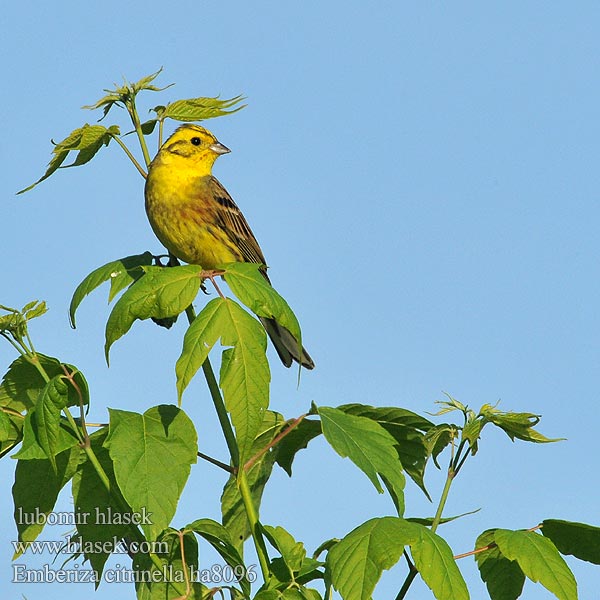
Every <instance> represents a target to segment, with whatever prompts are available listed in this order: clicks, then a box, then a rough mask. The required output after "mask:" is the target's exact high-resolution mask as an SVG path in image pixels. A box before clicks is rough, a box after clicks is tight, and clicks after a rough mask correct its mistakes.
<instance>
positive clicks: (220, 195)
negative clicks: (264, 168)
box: [209, 177, 268, 280]
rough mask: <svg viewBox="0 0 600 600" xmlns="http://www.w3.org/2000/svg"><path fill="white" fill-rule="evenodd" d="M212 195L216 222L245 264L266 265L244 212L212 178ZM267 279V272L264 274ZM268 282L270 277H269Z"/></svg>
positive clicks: (210, 184)
mask: <svg viewBox="0 0 600 600" xmlns="http://www.w3.org/2000/svg"><path fill="white" fill-rule="evenodd" d="M209 187H210V193H211V195H212V197H213V199H214V202H215V222H216V224H217V225H218V226H219V227H220V228H221V229H222V230H223V231H224V232H225V233H226V234H227V237H228V238H229V239H230V240H231V241H232V243H233V244H234V245H235V246H236V248H238V249H239V251H240V253H241V254H242V256H243V258H244V261H245V262H250V263H259V264H262V265H266V264H267V261H266V260H265V257H264V255H263V253H262V250H261V249H260V246H259V245H258V242H257V241H256V238H255V237H254V234H253V233H252V230H251V229H250V225H248V221H246V219H245V217H244V215H243V214H242V211H241V210H240V209H239V208H238V205H237V204H236V203H235V202H234V201H233V198H232V197H231V196H230V195H229V192H228V191H227V190H226V189H225V188H224V187H223V186H222V185H221V183H220V182H219V180H218V179H216V178H215V177H211V178H210V181H209ZM263 275H265V277H266V276H267V274H266V272H263ZM267 280H268V277H267Z"/></svg>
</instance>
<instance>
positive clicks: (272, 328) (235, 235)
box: [208, 177, 315, 369]
mask: <svg viewBox="0 0 600 600" xmlns="http://www.w3.org/2000/svg"><path fill="white" fill-rule="evenodd" d="M208 185H209V187H210V193H211V196H212V198H213V199H214V201H215V207H214V211H215V214H214V217H215V224H216V225H218V226H219V227H220V228H221V229H222V230H223V231H224V232H225V233H226V234H227V237H228V238H229V239H230V240H231V242H232V243H233V244H234V245H235V246H236V248H238V249H239V251H240V253H241V254H242V256H243V258H244V260H245V261H246V262H250V263H259V264H262V265H265V268H264V269H261V273H262V274H263V275H264V277H265V279H266V280H267V281H269V277H268V276H267V272H266V261H265V257H264V255H263V253H262V250H261V249H260V246H259V245H258V242H257V241H256V238H255V237H254V234H253V233H252V230H251V229H250V226H249V225H248V222H247V221H246V219H245V218H244V215H243V214H242V211H241V210H240V209H239V208H238V206H237V204H236V203H235V202H234V201H233V199H232V198H231V196H230V195H229V193H228V192H227V190H226V189H225V188H224V187H223V186H222V185H221V184H220V183H219V181H218V180H217V179H215V178H214V177H211V178H210V181H209V184H208ZM269 283H271V282H270V281H269ZM259 318H260V320H261V322H262V324H263V325H264V327H265V329H266V331H267V333H268V334H269V337H270V338H271V341H272V342H273V345H274V346H275V350H277V354H279V358H281V361H282V362H283V364H284V365H285V366H286V367H289V366H290V365H291V364H292V360H295V361H296V362H299V363H300V364H301V365H302V366H304V367H306V368H307V369H312V368H314V366H315V363H314V362H313V360H312V358H311V357H310V356H309V355H308V352H306V350H305V349H304V348H302V347H301V346H300V345H299V343H298V341H297V340H296V339H294V337H293V336H292V334H291V333H290V332H289V331H288V330H287V329H286V328H285V327H283V326H282V325H279V323H277V321H276V320H275V319H273V318H268V317H259Z"/></svg>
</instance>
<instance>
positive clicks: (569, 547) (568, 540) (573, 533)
mask: <svg viewBox="0 0 600 600" xmlns="http://www.w3.org/2000/svg"><path fill="white" fill-rule="evenodd" d="M541 527H542V533H543V534H544V537H547V538H548V539H550V540H552V543H553V544H554V545H555V546H556V548H557V549H558V551H559V552H560V553H561V554H571V555H572V556H575V557H576V558H578V559H579V560H585V561H587V562H591V563H593V564H595V565H600V527H593V526H592V525H586V524H585V523H572V522H569V521H561V520H559V519H544V521H543V522H542V525H541Z"/></svg>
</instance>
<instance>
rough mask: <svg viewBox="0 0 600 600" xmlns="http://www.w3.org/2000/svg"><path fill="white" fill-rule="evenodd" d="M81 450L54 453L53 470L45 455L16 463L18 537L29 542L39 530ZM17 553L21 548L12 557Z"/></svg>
mask: <svg viewBox="0 0 600 600" xmlns="http://www.w3.org/2000/svg"><path fill="white" fill-rule="evenodd" d="M80 452H81V450H80V449H79V448H71V449H70V450H66V451H65V452H61V453H60V454H59V455H58V456H57V457H56V466H57V468H56V470H54V469H53V468H52V465H51V464H50V461H49V460H48V459H42V460H20V461H19V462H18V463H17V468H16V471H15V482H14V484H13V487H12V495H13V501H14V506H15V512H14V518H15V523H16V525H17V531H18V533H19V541H21V542H32V541H33V540H35V539H36V538H37V536H38V535H39V534H40V533H41V531H42V529H43V528H44V525H45V523H46V519H45V517H47V516H48V514H49V513H50V512H51V511H52V510H53V509H54V505H55V503H56V499H57V498H58V493H59V492H60V490H61V489H62V488H63V487H64V486H65V485H66V484H67V483H68V481H69V480H70V479H71V477H73V474H74V473H75V469H76V468H77V464H78V462H79V456H80ZM20 554H22V552H15V556H14V557H13V560H14V558H16V557H17V556H19V555H20Z"/></svg>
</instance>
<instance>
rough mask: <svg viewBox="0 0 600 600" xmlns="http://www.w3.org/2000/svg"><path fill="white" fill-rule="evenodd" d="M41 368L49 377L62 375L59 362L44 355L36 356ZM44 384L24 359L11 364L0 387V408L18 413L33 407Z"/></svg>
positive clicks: (20, 358) (37, 372)
mask: <svg viewBox="0 0 600 600" xmlns="http://www.w3.org/2000/svg"><path fill="white" fill-rule="evenodd" d="M37 358H38V360H39V362H40V365H41V367H42V368H43V369H44V370H45V371H46V373H47V374H48V376H49V377H54V376H55V375H59V374H64V371H63V370H62V369H61V367H60V361H59V360H57V359H56V358H52V357H51V356H46V355H45V354H39V353H38V354H37ZM45 385H46V382H45V381H44V378H43V377H42V375H41V374H40V372H39V371H38V370H37V369H36V368H35V366H34V365H33V364H31V363H30V362H29V361H28V360H27V359H26V358H25V357H23V356H20V357H19V358H17V359H16V360H15V361H13V362H12V364H11V365H10V367H9V368H8V371H7V372H6V374H5V375H4V378H3V379H2V385H0V406H4V407H6V408H10V409H12V410H15V411H17V412H19V413H22V412H23V411H26V410H30V409H32V408H33V407H34V405H35V402H36V400H37V398H38V396H39V393H40V392H41V391H42V389H44V386H45Z"/></svg>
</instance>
